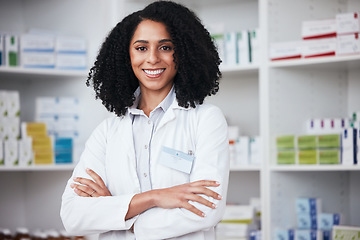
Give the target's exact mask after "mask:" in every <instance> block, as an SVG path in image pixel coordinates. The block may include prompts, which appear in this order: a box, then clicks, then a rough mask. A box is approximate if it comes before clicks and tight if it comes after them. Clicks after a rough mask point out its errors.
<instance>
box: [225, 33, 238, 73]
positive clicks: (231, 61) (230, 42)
mask: <svg viewBox="0 0 360 240" xmlns="http://www.w3.org/2000/svg"><path fill="white" fill-rule="evenodd" d="M236 42H237V34H236V32H229V33H226V34H225V63H226V65H227V66H235V65H236V64H237V63H238V59H237V43H236Z"/></svg>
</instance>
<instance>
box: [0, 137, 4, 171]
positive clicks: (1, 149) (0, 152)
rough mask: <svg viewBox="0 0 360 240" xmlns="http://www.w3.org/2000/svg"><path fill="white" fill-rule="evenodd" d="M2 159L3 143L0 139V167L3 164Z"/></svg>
mask: <svg viewBox="0 0 360 240" xmlns="http://www.w3.org/2000/svg"><path fill="white" fill-rule="evenodd" d="M4 157H5V156H4V141H3V140H2V139H0V166H3V165H4V164H5V161H4Z"/></svg>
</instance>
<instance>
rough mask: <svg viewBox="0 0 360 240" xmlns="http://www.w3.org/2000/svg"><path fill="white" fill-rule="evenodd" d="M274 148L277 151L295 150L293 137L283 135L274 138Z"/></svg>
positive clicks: (294, 138)
mask: <svg viewBox="0 0 360 240" xmlns="http://www.w3.org/2000/svg"><path fill="white" fill-rule="evenodd" d="M276 148H277V149H278V150H289V149H295V148H296V137H295V135H283V136H277V137H276Z"/></svg>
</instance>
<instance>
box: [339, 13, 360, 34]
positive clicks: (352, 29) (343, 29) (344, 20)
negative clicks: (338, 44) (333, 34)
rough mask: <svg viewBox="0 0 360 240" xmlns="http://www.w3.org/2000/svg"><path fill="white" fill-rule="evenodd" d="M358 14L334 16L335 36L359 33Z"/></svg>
mask: <svg viewBox="0 0 360 240" xmlns="http://www.w3.org/2000/svg"><path fill="white" fill-rule="evenodd" d="M359 14H360V12H351V13H338V14H336V25H337V34H338V35H343V34H349V33H358V32H360V18H359Z"/></svg>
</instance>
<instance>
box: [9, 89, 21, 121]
mask: <svg viewBox="0 0 360 240" xmlns="http://www.w3.org/2000/svg"><path fill="white" fill-rule="evenodd" d="M6 111H7V116H8V117H20V94H19V92H18V91H6Z"/></svg>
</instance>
